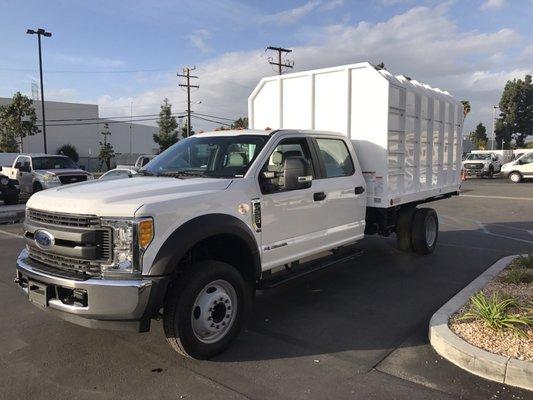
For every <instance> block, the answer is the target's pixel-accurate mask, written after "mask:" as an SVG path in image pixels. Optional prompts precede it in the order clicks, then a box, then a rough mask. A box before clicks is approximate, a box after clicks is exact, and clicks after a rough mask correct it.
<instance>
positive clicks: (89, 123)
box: [48, 114, 185, 127]
mask: <svg viewBox="0 0 533 400" xmlns="http://www.w3.org/2000/svg"><path fill="white" fill-rule="evenodd" d="M184 115H185V114H183V115H179V116H184ZM158 119H159V116H158V117H153V118H139V119H134V120H132V122H140V121H156V120H158ZM128 122H129V121H127V120H126V121H106V120H102V121H97V122H80V123H66V124H48V126H56V127H57V126H84V125H100V124H127V123H128Z"/></svg>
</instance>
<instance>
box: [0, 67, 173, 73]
mask: <svg viewBox="0 0 533 400" xmlns="http://www.w3.org/2000/svg"><path fill="white" fill-rule="evenodd" d="M0 71H13V72H35V71H36V70H35V69H33V68H7V67H0ZM164 71H168V72H170V71H172V69H170V68H154V69H122V70H104V71H102V70H99V71H97V70H94V71H91V70H58V69H50V70H48V69H47V70H46V73H47V74H134V73H137V72H164Z"/></svg>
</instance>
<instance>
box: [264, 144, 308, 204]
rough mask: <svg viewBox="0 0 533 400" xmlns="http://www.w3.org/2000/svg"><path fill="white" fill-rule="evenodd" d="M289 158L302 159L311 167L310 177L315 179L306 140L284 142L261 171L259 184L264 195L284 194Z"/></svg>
mask: <svg viewBox="0 0 533 400" xmlns="http://www.w3.org/2000/svg"><path fill="white" fill-rule="evenodd" d="M289 157H301V158H303V159H304V160H305V161H306V162H307V163H308V165H309V175H312V176H313V178H314V177H315V174H314V172H313V163H312V160H311V153H310V151H309V147H308V146H307V141H306V139H304V138H294V139H285V140H282V141H281V142H280V143H279V144H278V145H277V147H276V148H275V149H274V151H273V152H272V154H270V157H269V158H268V161H267V162H266V163H265V165H264V166H263V168H262V169H261V174H260V177H259V184H260V186H261V192H262V193H263V194H268V193H276V192H283V191H285V190H286V188H285V179H284V165H285V160H286V159H287V158H289Z"/></svg>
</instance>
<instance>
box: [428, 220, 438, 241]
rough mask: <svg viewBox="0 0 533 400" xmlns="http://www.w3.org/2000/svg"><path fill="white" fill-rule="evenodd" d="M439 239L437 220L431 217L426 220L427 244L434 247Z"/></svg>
mask: <svg viewBox="0 0 533 400" xmlns="http://www.w3.org/2000/svg"><path fill="white" fill-rule="evenodd" d="M436 239H437V221H435V218H429V219H428V220H427V222H426V244H427V246H428V247H432V246H433V245H434V244H435V240H436Z"/></svg>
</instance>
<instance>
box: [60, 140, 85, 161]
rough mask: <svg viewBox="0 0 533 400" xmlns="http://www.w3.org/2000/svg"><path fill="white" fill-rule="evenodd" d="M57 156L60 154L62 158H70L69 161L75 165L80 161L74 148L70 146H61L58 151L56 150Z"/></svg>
mask: <svg viewBox="0 0 533 400" xmlns="http://www.w3.org/2000/svg"><path fill="white" fill-rule="evenodd" d="M57 154H62V155H64V156H67V157H70V159H71V160H72V161H74V162H76V163H77V162H78V161H79V159H80V156H79V155H78V151H77V150H76V147H74V146H73V145H71V144H64V145H63V146H61V147H60V148H59V149H57Z"/></svg>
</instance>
